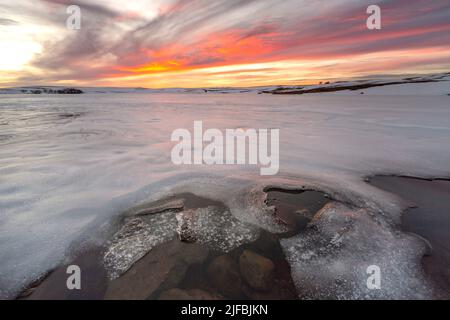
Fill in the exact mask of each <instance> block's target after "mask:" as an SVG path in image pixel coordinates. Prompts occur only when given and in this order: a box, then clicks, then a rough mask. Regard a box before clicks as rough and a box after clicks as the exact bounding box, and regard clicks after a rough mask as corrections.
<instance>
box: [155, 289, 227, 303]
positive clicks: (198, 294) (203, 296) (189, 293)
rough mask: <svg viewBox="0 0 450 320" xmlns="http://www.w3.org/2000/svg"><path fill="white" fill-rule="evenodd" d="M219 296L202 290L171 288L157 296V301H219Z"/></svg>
mask: <svg viewBox="0 0 450 320" xmlns="http://www.w3.org/2000/svg"><path fill="white" fill-rule="evenodd" d="M220 299H222V297H221V296H219V295H216V294H213V293H210V292H208V291H205V290H202V289H190V290H183V289H178V288H173V289H170V290H166V291H164V292H162V293H161V294H160V295H159V298H158V300H220Z"/></svg>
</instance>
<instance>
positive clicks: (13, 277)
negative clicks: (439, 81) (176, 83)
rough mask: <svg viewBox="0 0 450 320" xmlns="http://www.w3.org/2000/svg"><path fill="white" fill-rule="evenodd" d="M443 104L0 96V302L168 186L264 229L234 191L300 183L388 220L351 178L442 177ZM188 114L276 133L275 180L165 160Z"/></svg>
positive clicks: (252, 196)
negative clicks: (208, 199) (218, 202)
mask: <svg viewBox="0 0 450 320" xmlns="http://www.w3.org/2000/svg"><path fill="white" fill-rule="evenodd" d="M383 88H384V87H383ZM386 88H387V87H386ZM381 89H382V88H380V90H381ZM377 90H378V89H377ZM449 105H450V97H449V96H446V95H440V94H439V95H412V94H411V95H401V96H393V95H392V94H389V95H376V96H375V95H358V96H353V95H345V94H342V95H338V94H318V95H302V96H273V95H258V94H256V93H246V94H227V95H205V94H195V93H191V94H167V93H164V94H157V93H153V94H120V93H117V94H114V95H109V94H104V95H102V94H91V95H89V94H86V95H74V96H66V95H61V96H51V95H48V96H37V95H14V94H12V95H2V96H1V97H0V296H1V297H7V298H8V297H9V298H10V297H13V296H14V295H15V294H17V292H18V291H20V290H21V288H23V287H24V286H26V284H27V283H29V282H30V281H32V280H33V279H34V278H36V277H37V276H38V275H40V274H41V273H42V272H44V271H45V270H48V269H51V268H53V267H54V266H56V265H57V264H59V263H60V262H61V261H63V260H64V259H67V258H68V257H70V256H71V255H72V254H73V253H74V252H76V251H77V250H79V249H80V248H81V247H83V246H86V245H88V243H89V242H90V241H97V242H100V241H102V239H104V237H105V235H106V234H109V233H108V232H109V227H110V226H111V224H112V223H113V222H114V221H116V219H115V217H117V215H118V214H119V213H120V212H123V211H124V210H126V209H127V208H129V207H131V206H133V205H136V204H137V203H139V202H142V201H148V200H152V199H154V200H156V199H159V198H162V197H164V196H166V195H169V194H174V193H177V192H181V191H189V192H192V193H194V194H198V195H203V196H208V197H211V198H213V199H219V200H222V201H224V202H225V203H226V204H227V206H229V207H230V210H231V214H233V216H235V217H237V218H238V219H240V220H241V221H244V222H246V223H251V224H253V225H256V226H259V227H264V226H266V228H269V229H270V228H272V227H273V225H272V226H270V225H271V224H270V223H268V221H265V217H267V216H268V215H267V212H265V209H264V206H263V203H262V201H263V198H262V195H261V193H251V192H250V193H248V191H249V190H252V189H253V188H254V187H255V186H257V187H258V188H261V187H262V186H264V185H266V184H273V183H285V182H286V180H289V181H288V184H289V185H292V186H295V185H301V184H304V183H305V182H308V181H313V182H314V184H315V185H316V186H318V187H319V188H321V189H326V191H327V192H329V193H330V194H331V193H334V194H335V195H336V196H337V197H338V198H341V199H347V200H349V201H352V202H354V203H356V204H357V206H360V207H367V208H368V209H369V210H370V211H371V212H373V213H375V214H379V215H380V216H383V217H385V218H386V220H387V221H388V222H387V223H392V224H395V222H396V221H398V217H399V215H400V212H401V210H402V208H404V204H402V203H401V202H400V201H399V199H397V198H395V197H393V196H391V195H388V194H386V193H384V192H382V191H379V190H377V189H376V188H373V187H370V186H367V185H366V184H365V183H364V182H363V179H362V178H363V177H364V176H366V175H370V174H379V173H396V174H406V175H418V176H450V167H449V162H450V161H449V159H450V108H449ZM194 120H202V121H203V124H204V127H205V128H218V129H223V130H224V129H226V128H279V129H280V173H279V174H278V175H277V176H276V177H260V176H259V175H258V173H259V169H258V168H256V167H254V166H188V165H186V166H174V165H173V164H172V163H171V161H170V150H171V148H172V146H173V145H174V144H173V143H172V142H171V141H170V135H171V133H172V131H173V130H175V129H177V128H187V129H189V130H192V128H193V122H194ZM267 226H269V227H267ZM372 229H373V230H372ZM372 229H370V232H373V233H377V232H378V230H377V229H376V226H373V228H372ZM272 231H276V230H272ZM393 245H395V246H397V244H396V243H394V244H393ZM399 250H402V249H401V248H399Z"/></svg>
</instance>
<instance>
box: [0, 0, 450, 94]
mask: <svg viewBox="0 0 450 320" xmlns="http://www.w3.org/2000/svg"><path fill="white" fill-rule="evenodd" d="M18 2H19V5H17V6H11V5H6V4H5V5H3V4H1V5H0V10H1V11H0V14H1V12H7V16H6V17H7V18H0V27H1V25H8V21H14V24H18V25H20V26H22V25H24V26H27V25H28V27H29V26H30V25H31V26H32V25H35V24H38V25H41V26H42V25H44V26H46V27H47V28H49V29H51V30H52V32H51V33H47V34H46V35H45V36H44V35H42V37H39V35H37V36H36V38H39V39H38V41H39V44H40V45H41V46H42V50H41V51H40V53H39V54H36V55H35V56H34V58H33V59H32V60H31V61H29V62H28V63H27V68H25V67H24V70H23V74H22V76H21V77H19V78H18V79H17V82H19V83H20V82H25V81H27V82H30V81H42V82H58V81H61V82H64V81H66V82H78V83H84V84H90V83H92V84H97V83H114V82H115V83H119V84H127V83H130V84H141V85H143V86H166V84H167V83H170V78H172V79H180V80H182V82H183V83H186V84H187V85H188V86H197V85H199V86H200V85H204V84H210V83H220V79H221V77H222V78H223V80H224V82H226V83H227V84H229V83H230V82H232V81H233V80H235V82H236V85H240V84H242V83H244V82H245V83H246V84H247V83H250V84H251V83H255V84H259V83H261V82H264V83H266V82H270V80H268V77H267V75H270V76H272V77H273V79H272V83H277V82H278V83H281V82H292V81H294V80H292V79H294V78H295V81H298V79H300V78H302V77H303V76H307V75H308V74H309V75H312V74H314V76H315V78H317V77H319V78H328V77H332V76H333V75H338V74H347V73H348V72H345V71H346V70H348V69H349V66H350V67H351V66H352V62H354V66H357V67H355V68H350V69H352V70H354V72H356V70H357V72H358V73H359V74H364V73H365V72H366V73H369V72H377V73H386V72H388V71H390V72H397V71H401V70H403V69H405V68H410V69H411V72H414V69H417V70H420V71H422V70H426V68H427V66H429V67H430V70H431V69H433V70H435V69H436V68H437V66H438V67H440V68H441V69H444V68H448V67H450V58H449V60H446V59H445V58H443V57H442V52H448V51H450V41H449V40H450V22H449V21H448V17H449V16H450V3H449V2H448V1H444V0H442V1H433V2H429V3H427V4H426V5H424V2H423V1H419V0H409V1H406V0H392V1H387V0H384V1H371V2H370V3H366V2H365V1H355V0H336V1H332V2H331V1H306V0H285V1H278V0H216V1H206V0H184V1H181V0H179V1H137V2H135V4H136V5H137V8H138V9H135V8H133V7H127V6H125V5H124V6H121V5H120V3H121V2H119V1H98V2H96V3H95V4H92V2H88V1H73V0H42V1H39V5H35V3H36V1H27V0H19V1H18ZM330 2H331V3H330ZM72 4H76V5H78V6H80V7H81V10H82V28H81V29H80V30H67V29H66V27H65V19H66V18H67V14H66V13H65V8H66V7H67V6H68V5H72ZM150 4H151V6H150ZM369 4H378V5H380V7H381V8H382V23H383V25H382V29H381V30H376V31H372V30H368V29H367V28H366V18H367V14H366V8H367V6H368V5H369ZM140 8H142V10H139V9H140ZM147 8H148V9H147ZM9 24H11V23H9ZM24 28H25V27H24ZM0 36H1V33H0ZM408 50H409V51H410V52H418V51H420V50H426V51H423V52H427V57H426V58H424V57H415V59H411V58H410V59H408V61H409V62H408V63H407V64H405V61H404V60H403V59H397V60H395V59H393V58H392V57H394V56H396V55H393V54H392V52H396V51H401V52H405V51H408ZM367 55H370V57H371V58H370V63H371V64H368V63H367V64H366V66H365V67H364V65H362V64H361V59H363V57H366V56H367ZM390 57H391V58H390ZM343 60H345V61H346V63H345V64H344V63H341V62H339V61H343ZM289 61H295V62H296V65H297V66H302V68H301V69H298V70H297V71H298V77H293V75H292V73H293V72H294V71H295V70H288V71H286V70H285V68H283V67H282V66H283V65H287V64H288V63H289ZM414 61H415V63H417V64H416V65H414ZM283 62H284V64H283ZM308 62H311V63H309V67H308ZM374 63H375V64H376V65H375V66H374V65H373V64H374ZM252 64H253V65H255V64H264V65H263V66H261V67H259V68H258V67H256V69H259V71H257V72H256V71H255V70H253V69H255V68H251V69H252V70H249V65H252ZM330 65H333V68H328V69H323V68H321V67H323V66H330ZM344 65H345V68H346V69H343V66H344ZM226 66H242V67H237V68H235V69H234V70H232V71H230V70H228V71H227V70H225V71H223V72H220V71H215V70H214V68H217V67H226ZM340 66H341V67H340ZM312 67H314V68H316V69H314V70H306V69H305V68H312ZM299 68H300V67H299ZM204 69H211V72H209V73H208V72H206V73H203V72H197V71H201V70H204ZM264 70H265V71H264ZM269 70H271V71H269ZM320 71H321V72H323V74H322V76H320ZM331 71H332V72H333V74H329V73H330V72H331ZM249 72H250V73H249ZM264 73H266V75H264ZM202 74H203V76H204V78H202ZM359 74H358V75H359ZM347 75H348V74H347ZM275 76H276V77H275ZM164 77H166V78H164ZM207 77H209V78H207ZM258 77H259V78H258ZM166 79H169V80H166ZM212 80H213V82H211V81H212Z"/></svg>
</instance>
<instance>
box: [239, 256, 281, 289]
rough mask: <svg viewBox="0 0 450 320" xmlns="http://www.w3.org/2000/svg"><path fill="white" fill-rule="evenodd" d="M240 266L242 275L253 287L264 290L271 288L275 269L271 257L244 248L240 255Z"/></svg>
mask: <svg viewBox="0 0 450 320" xmlns="http://www.w3.org/2000/svg"><path fill="white" fill-rule="evenodd" d="M239 268H240V271H241V275H242V277H243V278H244V280H245V281H246V282H247V284H249V285H250V286H251V287H252V288H254V289H256V290H263V291H267V290H269V289H270V285H271V284H272V282H273V275H274V269H275V266H274V264H273V262H272V261H271V260H270V259H267V258H266V257H263V256H261V255H259V254H257V253H255V252H252V251H250V250H244V252H242V254H241V256H240V257H239Z"/></svg>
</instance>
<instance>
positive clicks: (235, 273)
mask: <svg viewBox="0 0 450 320" xmlns="http://www.w3.org/2000/svg"><path fill="white" fill-rule="evenodd" d="M207 274H208V278H209V279H210V281H211V283H212V284H213V285H214V286H215V287H216V288H217V290H218V291H219V292H220V293H221V294H223V295H224V296H226V297H227V298H238V297H241V295H242V291H241V287H242V279H241V275H240V274H239V266H238V264H237V263H236V261H234V260H233V258H231V257H230V256H229V255H222V256H219V257H217V258H215V259H214V260H213V261H212V262H211V264H210V265H209V266H208V269H207Z"/></svg>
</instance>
